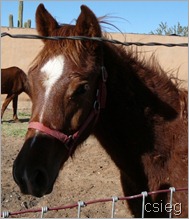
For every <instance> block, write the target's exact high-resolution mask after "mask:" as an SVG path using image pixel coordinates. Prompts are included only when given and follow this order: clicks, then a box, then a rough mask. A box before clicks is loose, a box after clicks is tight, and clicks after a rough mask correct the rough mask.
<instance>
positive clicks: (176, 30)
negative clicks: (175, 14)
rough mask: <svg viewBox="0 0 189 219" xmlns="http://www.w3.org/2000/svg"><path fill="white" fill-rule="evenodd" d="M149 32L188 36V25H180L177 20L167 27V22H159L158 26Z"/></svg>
mask: <svg viewBox="0 0 189 219" xmlns="http://www.w3.org/2000/svg"><path fill="white" fill-rule="evenodd" d="M150 34H157V35H172V34H175V35H179V36H188V26H181V24H180V23H179V22H178V23H177V25H174V26H173V27H168V25H167V22H165V23H163V22H161V23H160V24H159V27H158V28H157V29H156V30H155V31H151V32H150Z"/></svg>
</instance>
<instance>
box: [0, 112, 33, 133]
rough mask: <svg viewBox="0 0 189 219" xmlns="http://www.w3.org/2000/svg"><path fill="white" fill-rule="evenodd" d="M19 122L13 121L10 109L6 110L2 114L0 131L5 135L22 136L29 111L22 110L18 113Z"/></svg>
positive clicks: (26, 125)
mask: <svg viewBox="0 0 189 219" xmlns="http://www.w3.org/2000/svg"><path fill="white" fill-rule="evenodd" d="M18 118H19V120H20V122H17V123H14V122H13V121H12V120H11V119H12V110H7V111H6V113H5V114H4V116H3V120H2V121H3V122H2V124H1V133H2V135H3V136H5V137H10V136H12V137H24V136H25V134H26V132H27V128H28V121H29V118H30V111H29V110H28V111H27V110H24V111H21V112H19V113H18Z"/></svg>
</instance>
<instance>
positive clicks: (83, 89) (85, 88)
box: [73, 83, 90, 96]
mask: <svg viewBox="0 0 189 219" xmlns="http://www.w3.org/2000/svg"><path fill="white" fill-rule="evenodd" d="M89 89H90V87H89V84H87V83H85V84H81V85H79V87H78V88H77V89H76V90H75V92H74V94H73V95H74V96H78V95H82V94H84V93H86V91H88V90H89Z"/></svg>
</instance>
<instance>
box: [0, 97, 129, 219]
mask: <svg viewBox="0 0 189 219" xmlns="http://www.w3.org/2000/svg"><path fill="white" fill-rule="evenodd" d="M30 105H31V104H30V103H29V102H26V101H20V102H19V109H18V111H19V113H20V114H19V115H26V116H25V117H24V118H22V116H20V117H21V122H20V123H12V122H10V119H12V109H11V108H9V109H7V111H6V112H5V115H4V117H3V122H2V139H1V164H2V167H1V188H2V190H1V202H2V203H1V207H2V209H1V210H2V211H9V212H15V211H20V210H26V209H30V208H33V209H36V208H41V207H43V206H48V207H57V206H64V205H69V204H74V203H76V202H78V201H79V200H82V201H89V200H94V199H95V200H96V199H101V198H110V197H112V196H118V197H123V193H122V189H121V185H120V181H119V171H118V169H117V168H116V167H115V165H114V163H113V162H112V161H111V159H110V158H109V157H108V155H107V154H106V152H105V151H104V150H103V149H102V147H101V146H100V145H99V143H98V142H97V140H96V139H95V138H94V137H93V136H90V137H89V138H88V140H87V141H86V142H84V144H83V145H82V146H81V147H80V148H79V149H78V150H77V151H76V154H75V157H74V159H71V158H70V159H69V160H68V161H67V162H66V164H65V166H64V168H63V169H62V170H61V171H60V174H59V177H58V179H57V181H56V183H55V186H54V189H53V192H52V193H51V194H49V195H46V196H44V197H42V198H35V197H32V196H30V195H23V194H21V192H20V190H19V188H18V186H17V185H16V183H15V182H14V180H13V177H12V165H13V161H14V159H15V158H16V156H17V154H18V152H19V150H20V149H21V147H22V145H23V142H24V136H21V137H20V136H19V135H16V134H15V136H12V135H11V134H10V133H9V134H7V132H6V129H10V130H11V126H12V127H13V126H14V127H15V129H18V130H17V133H19V129H21V128H22V129H23V128H24V129H27V123H28V120H29V116H27V115H29V114H30ZM6 127H10V128H6ZM111 205H112V202H107V203H98V204H92V205H88V206H86V207H84V208H82V211H81V217H84V218H89V217H90V218H110V217H111ZM12 217H13V216H12ZM14 217H18V218H21V217H29V218H37V217H40V213H29V214H28V213H27V214H22V215H17V216H14ZM45 217H47V218H64V217H70V218H71V217H72V218H74V217H77V208H73V209H68V210H60V211H49V212H47V213H46V214H45ZM115 217H117V218H127V217H132V215H131V214H130V212H129V210H128V208H127V205H126V203H125V202H124V201H123V202H122V201H118V202H117V203H116V211H115Z"/></svg>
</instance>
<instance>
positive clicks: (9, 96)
mask: <svg viewBox="0 0 189 219" xmlns="http://www.w3.org/2000/svg"><path fill="white" fill-rule="evenodd" d="M14 97H15V94H11V95H10V94H8V95H7V97H6V99H5V101H4V103H3V105H2V108H1V119H2V117H3V114H4V112H5V110H6V108H7V106H8V105H9V103H10V102H11V101H12V100H13V98H14Z"/></svg>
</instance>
